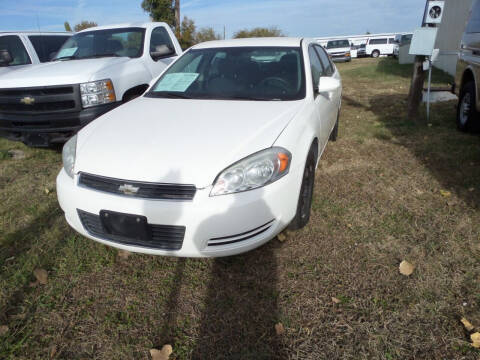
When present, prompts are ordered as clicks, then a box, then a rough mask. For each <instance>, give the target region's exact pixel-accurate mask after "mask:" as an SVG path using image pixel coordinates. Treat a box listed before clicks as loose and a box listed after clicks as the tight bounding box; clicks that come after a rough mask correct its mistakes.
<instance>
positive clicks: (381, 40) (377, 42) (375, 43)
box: [368, 38, 387, 45]
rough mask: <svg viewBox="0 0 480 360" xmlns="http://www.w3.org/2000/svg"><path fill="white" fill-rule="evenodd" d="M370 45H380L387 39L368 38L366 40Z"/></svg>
mask: <svg viewBox="0 0 480 360" xmlns="http://www.w3.org/2000/svg"><path fill="white" fill-rule="evenodd" d="M368 43H369V44H370V45H381V44H386V43H387V39H386V38H385V39H370V41H369V42H368Z"/></svg>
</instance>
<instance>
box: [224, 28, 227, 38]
mask: <svg viewBox="0 0 480 360" xmlns="http://www.w3.org/2000/svg"><path fill="white" fill-rule="evenodd" d="M226 34H227V26H226V25H223V40H225V39H226Z"/></svg>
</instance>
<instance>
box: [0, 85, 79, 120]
mask: <svg viewBox="0 0 480 360" xmlns="http://www.w3.org/2000/svg"><path fill="white" fill-rule="evenodd" d="M65 110H71V111H79V110H81V103H80V88H79V86H78V85H69V86H47V87H32V88H18V89H0V112H2V113H9V114H20V113H23V114H32V115H36V114H44V113H54V112H56V111H65Z"/></svg>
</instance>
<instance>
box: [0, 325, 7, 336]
mask: <svg viewBox="0 0 480 360" xmlns="http://www.w3.org/2000/svg"><path fill="white" fill-rule="evenodd" d="M8 330H9V329H8V326H7V325H1V326H0V336H3V335H5V334H6V333H8Z"/></svg>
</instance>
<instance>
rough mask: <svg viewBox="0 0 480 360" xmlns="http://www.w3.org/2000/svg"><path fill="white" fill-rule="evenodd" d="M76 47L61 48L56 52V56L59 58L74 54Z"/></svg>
mask: <svg viewBox="0 0 480 360" xmlns="http://www.w3.org/2000/svg"><path fill="white" fill-rule="evenodd" d="M77 49H78V47H74V48H68V49H62V50H60V51H59V52H58V54H57V56H56V58H61V57H65V56H73V54H75V52H76V51H77Z"/></svg>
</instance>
